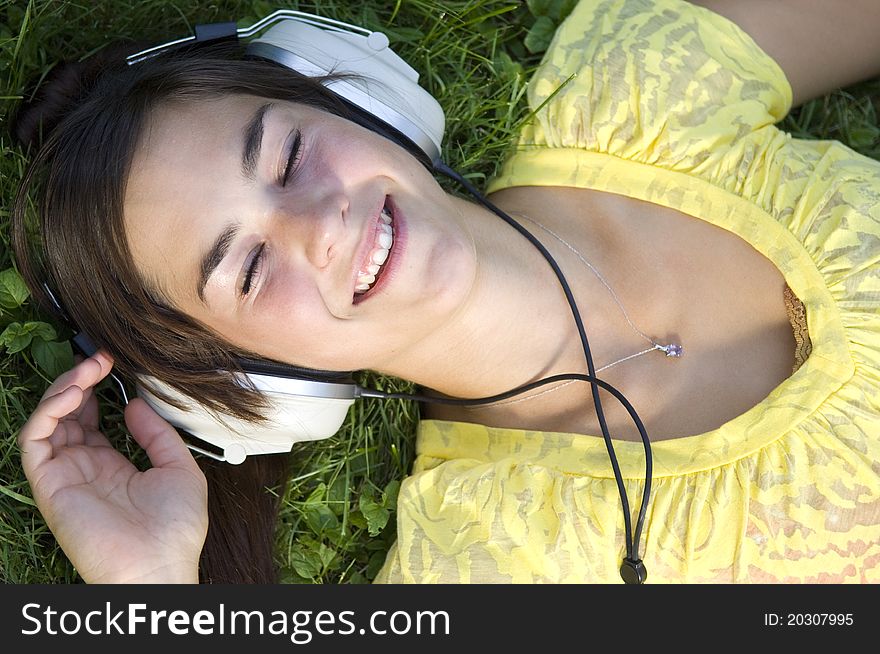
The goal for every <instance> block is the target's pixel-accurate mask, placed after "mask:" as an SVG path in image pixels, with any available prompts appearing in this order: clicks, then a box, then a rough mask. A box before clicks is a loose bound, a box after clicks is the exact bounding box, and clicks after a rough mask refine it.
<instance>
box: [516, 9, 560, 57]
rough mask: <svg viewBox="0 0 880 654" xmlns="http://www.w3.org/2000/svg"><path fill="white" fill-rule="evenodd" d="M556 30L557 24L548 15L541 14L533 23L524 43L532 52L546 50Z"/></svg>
mask: <svg viewBox="0 0 880 654" xmlns="http://www.w3.org/2000/svg"><path fill="white" fill-rule="evenodd" d="M554 32H556V25H555V24H554V23H553V21H552V20H551V19H550V18H548V17H547V16H540V17H539V18H538V20H536V21H535V24H534V25H532V28H531V29H530V30H529V33H528V34H526V38H525V39H523V43H525V45H526V48H528V50H529V52H531V53H532V54H537V53H539V52H544V50H546V49H547V46H549V45H550V41H552V40H553V34H554Z"/></svg>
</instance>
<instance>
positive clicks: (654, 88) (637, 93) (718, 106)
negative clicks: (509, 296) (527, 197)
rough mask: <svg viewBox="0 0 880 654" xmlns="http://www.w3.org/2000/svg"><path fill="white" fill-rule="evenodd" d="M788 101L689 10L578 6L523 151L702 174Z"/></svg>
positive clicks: (540, 85) (590, 0)
mask: <svg viewBox="0 0 880 654" xmlns="http://www.w3.org/2000/svg"><path fill="white" fill-rule="evenodd" d="M791 97H792V95H791V87H790V85H789V83H788V81H787V80H786V78H785V75H784V73H783V71H782V69H781V68H780V67H779V65H778V64H777V63H776V62H775V61H774V60H773V59H771V58H770V56H769V55H767V54H766V53H765V52H764V51H763V50H761V49H760V48H759V47H758V45H757V44H756V43H755V42H754V40H752V38H751V37H750V36H749V35H748V34H746V33H745V32H744V31H743V30H742V29H741V28H739V27H738V26H737V25H736V24H734V23H733V22H731V21H730V20H728V19H727V18H724V17H723V16H720V15H719V14H716V13H714V12H712V11H709V10H708V9H705V8H703V7H699V6H697V5H692V4H690V3H689V2H684V1H683V0H581V2H580V3H579V4H578V5H577V6H576V7H575V9H574V10H573V12H572V13H571V14H570V15H569V16H568V18H567V19H566V20H565V21H564V22H563V23H562V25H560V27H559V29H558V30H557V32H556V34H555V36H554V39H553V41H552V43H551V45H550V47H549V48H548V50H547V52H546V54H545V56H544V59H543V61H542V63H541V66H540V67H539V69H538V70H537V71H536V73H535V75H534V77H533V78H532V80H531V81H530V84H529V93H528V99H529V106H530V109H531V111H532V112H533V114H532V117H531V118H530V120H529V121H528V122H527V124H526V125H525V127H524V128H523V130H522V132H521V135H520V138H519V141H518V144H517V150H518V151H522V150H528V149H530V148H548V147H550V148H578V149H586V150H589V151H593V152H600V153H606V154H611V155H615V156H617V157H622V158H625V159H631V160H634V161H638V162H640V163H645V164H650V165H657V166H662V167H666V168H672V169H677V170H681V171H682V172H692V173H693V172H699V170H696V169H697V168H699V167H700V166H701V165H704V164H705V165H712V163H713V161H712V160H713V159H717V158H718V157H720V156H725V152H726V150H727V149H729V148H735V147H736V146H737V142H738V141H740V140H742V139H744V138H746V137H748V136H749V135H750V134H752V133H753V132H755V131H757V130H760V129H762V128H764V127H767V126H772V125H773V124H774V123H776V122H778V121H779V120H781V119H782V118H784V117H785V115H786V114H787V113H788V111H789V109H790V107H791ZM505 185H506V184H505ZM496 186H497V185H496ZM490 190H495V189H491V188H490Z"/></svg>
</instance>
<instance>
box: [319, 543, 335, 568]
mask: <svg viewBox="0 0 880 654" xmlns="http://www.w3.org/2000/svg"><path fill="white" fill-rule="evenodd" d="M318 558H319V559H320V560H321V564H322V565H323V568H322V570H326V569H327V568H329V567H330V564H331V563H333V560H334V559H335V558H336V550H334V549H333V548H332V547H327V546H326V545H324V543H321V547H319V548H318Z"/></svg>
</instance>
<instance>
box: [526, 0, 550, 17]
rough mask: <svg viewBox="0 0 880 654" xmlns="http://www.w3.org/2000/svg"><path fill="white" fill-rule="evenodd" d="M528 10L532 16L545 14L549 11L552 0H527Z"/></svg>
mask: <svg viewBox="0 0 880 654" xmlns="http://www.w3.org/2000/svg"><path fill="white" fill-rule="evenodd" d="M526 4H527V5H528V6H529V12H530V13H531V14H532V16H535V17H538V16H546V15H547V14H549V13H550V6H551V5H552V4H554V2H553V0H527V1H526Z"/></svg>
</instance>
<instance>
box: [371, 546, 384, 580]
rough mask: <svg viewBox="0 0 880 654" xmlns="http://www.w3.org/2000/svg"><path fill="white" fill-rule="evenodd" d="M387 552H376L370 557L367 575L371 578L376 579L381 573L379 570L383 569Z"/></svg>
mask: <svg viewBox="0 0 880 654" xmlns="http://www.w3.org/2000/svg"><path fill="white" fill-rule="evenodd" d="M385 557H386V553H385V552H374V553H373V555H372V556H371V557H370V560H369V561H368V562H367V571H366V572H367V577H368V578H369V579H375V578H376V575H377V574H379V570H381V569H382V565H383V564H384V563H385Z"/></svg>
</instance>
